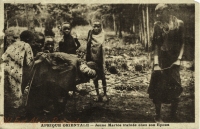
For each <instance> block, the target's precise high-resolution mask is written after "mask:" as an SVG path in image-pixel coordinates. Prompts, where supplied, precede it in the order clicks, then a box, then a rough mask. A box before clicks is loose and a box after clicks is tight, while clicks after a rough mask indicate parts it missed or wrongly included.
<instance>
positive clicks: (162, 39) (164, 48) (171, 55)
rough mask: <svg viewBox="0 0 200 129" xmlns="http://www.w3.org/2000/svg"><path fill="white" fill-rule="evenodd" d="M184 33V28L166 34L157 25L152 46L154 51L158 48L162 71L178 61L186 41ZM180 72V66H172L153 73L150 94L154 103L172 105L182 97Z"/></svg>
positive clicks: (180, 27)
mask: <svg viewBox="0 0 200 129" xmlns="http://www.w3.org/2000/svg"><path fill="white" fill-rule="evenodd" d="M177 22H178V21H177ZM183 33H184V31H183V26H179V27H178V28H176V29H174V30H170V31H169V33H166V32H164V31H163V28H162V27H161V26H159V24H157V23H156V24H155V26H154V35H153V42H152V46H153V49H154V48H155V45H157V46H158V60H159V66H160V67H161V69H163V68H169V67H170V66H171V65H172V64H173V63H174V62H175V61H176V60H177V59H178V56H179V52H180V49H181V45H182V44H183V40H184V39H183V37H184V36H183ZM179 71H180V66H172V67H171V68H169V69H166V70H163V71H152V75H151V80H150V85H149V88H148V94H149V98H151V99H153V102H154V103H158V102H161V103H170V102H171V101H174V100H176V99H177V98H178V97H179V96H180V94H181V92H182V90H183V89H182V87H181V79H180V73H179Z"/></svg>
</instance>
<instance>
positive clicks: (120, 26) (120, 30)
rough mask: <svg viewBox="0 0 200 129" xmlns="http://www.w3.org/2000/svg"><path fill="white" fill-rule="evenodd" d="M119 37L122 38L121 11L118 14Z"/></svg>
mask: <svg viewBox="0 0 200 129" xmlns="http://www.w3.org/2000/svg"><path fill="white" fill-rule="evenodd" d="M119 38H122V13H120V15H119Z"/></svg>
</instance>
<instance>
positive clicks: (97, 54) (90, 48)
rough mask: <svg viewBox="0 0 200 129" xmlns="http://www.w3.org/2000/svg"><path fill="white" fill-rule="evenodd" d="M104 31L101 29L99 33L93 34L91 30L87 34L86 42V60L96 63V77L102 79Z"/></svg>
mask: <svg viewBox="0 0 200 129" xmlns="http://www.w3.org/2000/svg"><path fill="white" fill-rule="evenodd" d="M104 43H105V33H104V31H101V32H100V33H99V34H93V33H92V30H90V31H89V34H88V44H87V56H86V60H87V61H94V62H95V63H96V64H97V65H98V68H99V70H98V72H97V73H98V78H99V79H102V78H104V76H105V71H104V69H105V52H104Z"/></svg>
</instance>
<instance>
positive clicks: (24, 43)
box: [2, 29, 34, 119]
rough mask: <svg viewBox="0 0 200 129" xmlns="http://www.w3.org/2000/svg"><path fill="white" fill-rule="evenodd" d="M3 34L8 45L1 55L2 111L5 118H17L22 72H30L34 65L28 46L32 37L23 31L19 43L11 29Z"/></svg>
mask: <svg viewBox="0 0 200 129" xmlns="http://www.w3.org/2000/svg"><path fill="white" fill-rule="evenodd" d="M5 34H6V36H7V43H9V45H8V47H7V49H6V51H5V53H4V54H3V55H2V59H3V62H4V109H5V110H4V111H5V116H7V115H12V116H13V115H14V116H15V115H16V117H19V116H18V115H20V114H18V113H19V111H20V110H19V108H21V107H22V93H23V92H22V91H23V88H22V87H23V86H22V85H23V83H24V78H23V77H24V72H25V71H30V68H31V67H32V65H33V64H34V57H33V52H32V49H31V46H30V45H29V44H28V42H29V41H31V40H32V39H34V36H33V35H32V34H31V32H28V31H27V32H26V31H24V32H22V33H21V35H20V39H21V41H20V40H19V38H16V37H19V35H17V32H16V31H15V30H13V29H8V30H6V33H5ZM25 69H26V70H25ZM27 69H29V70H27ZM14 119H15V118H14Z"/></svg>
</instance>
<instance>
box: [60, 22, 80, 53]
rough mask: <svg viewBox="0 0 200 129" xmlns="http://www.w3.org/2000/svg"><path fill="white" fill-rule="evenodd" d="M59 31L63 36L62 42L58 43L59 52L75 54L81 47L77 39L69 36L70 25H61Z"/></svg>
mask: <svg viewBox="0 0 200 129" xmlns="http://www.w3.org/2000/svg"><path fill="white" fill-rule="evenodd" d="M61 30H62V32H63V34H64V36H63V39H62V41H60V42H59V50H60V52H65V53H68V54H76V50H77V49H78V48H79V47H80V46H81V45H80V42H79V41H78V39H77V37H75V38H74V37H72V36H71V34H70V33H71V25H70V23H67V22H65V23H63V24H62V27H61Z"/></svg>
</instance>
